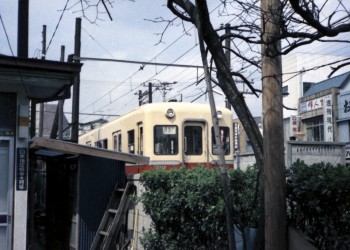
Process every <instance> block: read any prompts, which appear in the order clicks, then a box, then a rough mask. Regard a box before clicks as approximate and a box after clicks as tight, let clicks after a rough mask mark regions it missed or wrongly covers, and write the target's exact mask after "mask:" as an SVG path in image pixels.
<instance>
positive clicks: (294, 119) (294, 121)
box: [290, 115, 301, 136]
mask: <svg viewBox="0 0 350 250" xmlns="http://www.w3.org/2000/svg"><path fill="white" fill-rule="evenodd" d="M300 133H301V116H296V115H291V116H290V135H291V136H295V135H296V134H300Z"/></svg>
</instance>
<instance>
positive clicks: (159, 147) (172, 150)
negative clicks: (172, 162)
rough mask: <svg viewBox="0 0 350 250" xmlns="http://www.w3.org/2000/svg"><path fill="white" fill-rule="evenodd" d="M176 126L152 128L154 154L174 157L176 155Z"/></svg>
mask: <svg viewBox="0 0 350 250" xmlns="http://www.w3.org/2000/svg"><path fill="white" fill-rule="evenodd" d="M178 140H179V139H178V128H177V126H171V125H164V126H155V127H154V154H156V155H176V154H177V153H178V151H179V150H178V147H179V146H178V145H179V143H178Z"/></svg>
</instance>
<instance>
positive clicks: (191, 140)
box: [183, 121, 208, 166]
mask: <svg viewBox="0 0 350 250" xmlns="http://www.w3.org/2000/svg"><path fill="white" fill-rule="evenodd" d="M183 145H184V146H183V161H184V163H185V164H186V165H187V166H196V165H197V164H200V163H207V162H208V146H207V145H208V137H207V129H206V125H205V123H204V122H194V121H188V122H185V123H184V127H183Z"/></svg>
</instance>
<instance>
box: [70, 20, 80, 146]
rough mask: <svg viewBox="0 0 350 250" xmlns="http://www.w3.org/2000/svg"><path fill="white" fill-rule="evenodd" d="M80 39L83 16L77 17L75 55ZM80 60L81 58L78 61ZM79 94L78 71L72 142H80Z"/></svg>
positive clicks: (78, 51)
mask: <svg viewBox="0 0 350 250" xmlns="http://www.w3.org/2000/svg"><path fill="white" fill-rule="evenodd" d="M80 39H81V18H77V19H75V38H74V41H75V42H74V56H75V57H77V58H79V57H80ZM76 62H77V63H78V62H80V61H79V60H77V61H76ZM79 96H80V73H77V74H76V76H75V79H74V84H73V100H72V136H71V140H72V142H78V137H79Z"/></svg>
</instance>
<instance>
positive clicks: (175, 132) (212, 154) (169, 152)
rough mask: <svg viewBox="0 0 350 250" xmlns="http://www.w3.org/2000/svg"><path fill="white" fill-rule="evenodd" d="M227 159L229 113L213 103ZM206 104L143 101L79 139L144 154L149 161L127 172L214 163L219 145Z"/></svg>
mask: <svg viewBox="0 0 350 250" xmlns="http://www.w3.org/2000/svg"><path fill="white" fill-rule="evenodd" d="M217 115H218V118H219V126H220V138H221V141H222V144H223V149H224V153H225V160H226V165H227V166H228V167H233V150H232V149H233V142H232V133H233V131H232V124H233V121H232V113H231V111H230V110H229V109H226V108H220V107H218V108H217ZM214 138H215V137H214V129H213V125H212V118H211V112H210V107H209V105H205V104H194V103H181V102H163V103H151V104H145V105H143V106H141V107H138V108H136V109H135V110H133V111H131V112H129V113H127V114H125V115H123V116H121V117H119V118H117V119H115V120H113V121H111V122H108V123H106V124H104V125H103V126H101V127H100V128H97V129H95V130H92V131H89V132H87V133H85V134H83V135H81V136H80V138H79V143H80V144H85V145H90V146H96V147H100V148H105V149H109V150H115V151H122V152H127V153H132V154H138V155H144V156H148V157H149V158H150V162H149V165H147V166H145V165H143V166H140V165H138V166H135V165H127V166H126V172H127V173H129V174H135V173H140V172H143V171H145V170H148V169H152V168H163V169H171V168H179V167H181V166H185V167H189V168H191V167H194V166H197V165H202V166H207V167H213V166H215V164H216V162H217V161H218V155H217V153H216V152H217V150H216V148H217V145H216V143H215V140H214Z"/></svg>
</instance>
